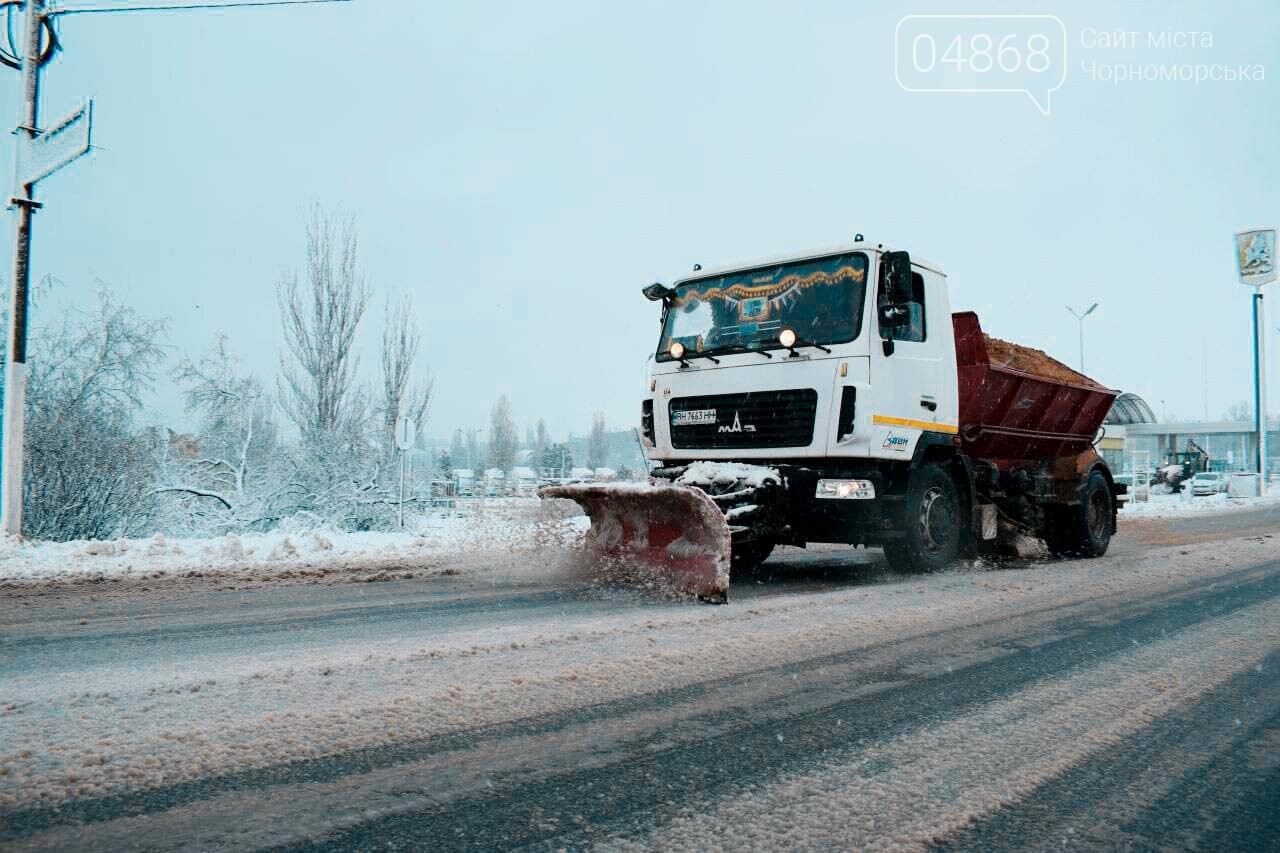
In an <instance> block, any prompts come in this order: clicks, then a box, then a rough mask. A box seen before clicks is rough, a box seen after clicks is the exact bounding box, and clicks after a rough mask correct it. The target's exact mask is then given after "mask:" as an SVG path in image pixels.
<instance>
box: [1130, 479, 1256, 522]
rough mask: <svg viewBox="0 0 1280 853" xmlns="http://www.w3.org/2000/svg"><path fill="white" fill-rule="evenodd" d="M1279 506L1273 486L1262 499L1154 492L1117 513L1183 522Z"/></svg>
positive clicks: (1188, 491)
mask: <svg viewBox="0 0 1280 853" xmlns="http://www.w3.org/2000/svg"><path fill="white" fill-rule="evenodd" d="M1277 505H1280V486H1272V487H1271V488H1270V489H1268V490H1267V495H1266V497H1262V498H1233V497H1229V496H1228V495H1226V494H1217V495H1204V496H1201V497H1193V496H1192V494H1191V490H1190V488H1187V489H1185V490H1184V491H1182V492H1181V493H1180V494H1176V495H1173V494H1169V495H1160V494H1155V493H1154V492H1153V493H1152V495H1151V499H1150V500H1147V501H1141V502H1139V501H1134V500H1132V499H1131V500H1129V501H1128V502H1127V503H1125V505H1124V507H1123V508H1122V509H1121V510H1120V515H1121V517H1124V518H1182V517H1186V516H1197V515H1216V514H1219V513H1228V512H1242V511H1247V510H1252V509H1266V508H1269V507H1274V506H1277Z"/></svg>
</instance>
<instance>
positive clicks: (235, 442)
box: [156, 335, 278, 533]
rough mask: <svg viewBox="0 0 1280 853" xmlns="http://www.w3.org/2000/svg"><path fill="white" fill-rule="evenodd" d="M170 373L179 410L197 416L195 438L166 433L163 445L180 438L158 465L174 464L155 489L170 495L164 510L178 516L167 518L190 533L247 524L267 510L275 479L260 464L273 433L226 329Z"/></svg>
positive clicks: (266, 406) (265, 406) (258, 388)
mask: <svg viewBox="0 0 1280 853" xmlns="http://www.w3.org/2000/svg"><path fill="white" fill-rule="evenodd" d="M173 377H174V379H175V380H176V381H177V383H178V384H179V385H181V386H182V387H183V391H184V394H185V396H186V408H187V411H188V412H191V413H194V414H197V415H199V416H200V430H199V434H198V436H195V437H186V436H176V435H175V434H173V433H172V432H171V434H170V439H169V444H170V448H171V450H172V449H173V447H174V446H175V440H176V439H184V440H183V441H181V442H180V444H179V448H180V450H181V452H180V453H178V454H177V457H178V458H177V459H175V460H174V464H173V465H169V466H166V470H167V469H174V470H171V471H168V470H167V473H168V474H169V478H168V482H167V483H166V484H164V485H162V486H160V487H159V488H157V490H156V493H157V494H162V495H170V496H173V497H174V498H176V499H177V502H176V504H175V505H174V506H173V507H171V513H172V514H176V515H177V516H179V517H180V520H174V521H173V523H174V524H181V525H182V526H183V527H184V528H185V529H189V530H192V531H193V532H198V533H214V532H224V531H228V530H236V529H239V528H241V527H244V526H247V525H252V524H253V523H255V522H256V521H258V520H259V519H260V518H261V517H262V516H263V514H264V513H266V512H267V510H266V509H265V505H266V503H269V502H270V498H271V497H272V496H273V494H274V491H275V485H276V484H272V483H271V482H270V480H271V477H270V475H269V474H268V473H267V472H266V471H264V470H262V469H263V468H265V466H266V463H267V461H268V459H269V457H270V456H271V451H272V450H273V448H274V447H275V444H276V435H277V432H278V430H277V427H276V424H275V422H274V420H273V419H272V417H271V414H272V411H271V403H270V401H269V400H268V399H267V397H266V394H265V393H264V391H263V389H262V383H261V382H259V381H258V379H257V378H256V377H253V376H245V375H242V374H241V373H240V370H239V359H237V358H236V356H235V355H234V354H233V353H232V352H231V348H230V344H229V342H228V339H227V336H226V335H219V336H218V338H217V340H216V342H215V343H214V345H213V346H212V347H211V348H210V349H209V351H208V352H207V353H205V355H204V356H202V357H201V358H200V359H199V360H198V361H192V360H191V359H189V358H184V359H182V360H181V361H179V362H178V365H177V367H175V368H174V370H173ZM170 455H174V454H172V453H171V454H170ZM254 487H256V488H254Z"/></svg>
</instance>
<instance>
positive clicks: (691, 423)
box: [668, 388, 818, 449]
mask: <svg viewBox="0 0 1280 853" xmlns="http://www.w3.org/2000/svg"><path fill="white" fill-rule="evenodd" d="M817 410H818V392H817V391H815V390H813V389H812V388H796V389H793V390H788V391H756V392H754V393H747V394H717V395H714V396H708V397H676V398H675V399H673V400H672V401H671V403H670V405H669V406H668V413H669V415H668V416H669V418H670V423H671V446H672V447H675V448H679V449H692V448H700V447H709V448H719V447H744V448H745V447H808V446H809V445H810V444H811V443H812V442H813V421H814V415H815V413H816V412H817Z"/></svg>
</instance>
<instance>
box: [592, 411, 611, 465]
mask: <svg viewBox="0 0 1280 853" xmlns="http://www.w3.org/2000/svg"><path fill="white" fill-rule="evenodd" d="M608 449H609V439H608V436H607V435H606V434H605V426H604V412H596V414H595V417H594V418H593V419H592V421H591V436H590V437H589V438H588V439H587V464H588V465H590V466H591V467H592V468H602V467H604V463H605V459H606V458H607V456H608Z"/></svg>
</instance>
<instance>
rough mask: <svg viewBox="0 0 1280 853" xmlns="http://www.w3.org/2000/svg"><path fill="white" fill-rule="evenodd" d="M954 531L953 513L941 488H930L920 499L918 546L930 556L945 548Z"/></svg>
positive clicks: (949, 502)
mask: <svg viewBox="0 0 1280 853" xmlns="http://www.w3.org/2000/svg"><path fill="white" fill-rule="evenodd" d="M954 529H955V512H954V511H953V510H952V507H951V501H950V500H948V499H947V493H946V492H945V491H944V490H943V489H942V487H941V486H930V487H929V488H928V489H927V490H926V491H925V493H924V496H923V497H922V498H921V499H920V544H921V545H923V546H924V549H925V551H927V552H929V553H930V554H937V553H938V552H940V551H942V550H944V549H945V548H946V547H947V543H948V542H950V541H951V534H952V531H953V530H954Z"/></svg>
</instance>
